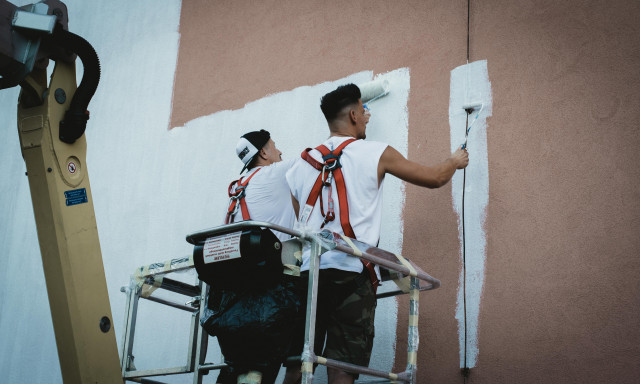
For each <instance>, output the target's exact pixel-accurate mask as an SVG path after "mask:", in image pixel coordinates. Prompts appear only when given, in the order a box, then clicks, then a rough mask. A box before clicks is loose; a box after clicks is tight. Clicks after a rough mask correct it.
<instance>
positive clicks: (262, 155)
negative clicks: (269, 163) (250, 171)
mask: <svg viewBox="0 0 640 384" xmlns="http://www.w3.org/2000/svg"><path fill="white" fill-rule="evenodd" d="M258 156H260V157H261V158H262V159H263V160H267V151H265V150H264V148H260V150H259V151H258Z"/></svg>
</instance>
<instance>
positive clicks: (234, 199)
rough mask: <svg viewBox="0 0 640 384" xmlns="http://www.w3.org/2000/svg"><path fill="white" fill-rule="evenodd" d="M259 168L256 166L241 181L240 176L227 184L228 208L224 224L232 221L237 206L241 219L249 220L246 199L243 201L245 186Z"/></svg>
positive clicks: (236, 211)
mask: <svg viewBox="0 0 640 384" xmlns="http://www.w3.org/2000/svg"><path fill="white" fill-rule="evenodd" d="M261 169H262V168H258V169H257V170H256V171H255V172H253V173H252V174H251V175H249V177H246V178H245V179H244V181H242V182H241V181H240V180H242V178H240V179H238V180H234V181H232V182H231V184H229V208H228V209H227V217H226V218H225V220H224V223H225V224H229V223H231V222H233V219H234V217H235V215H236V213H238V207H239V208H240V211H241V212H242V220H249V219H250V218H251V216H250V215H249V208H247V203H246V201H244V197H245V189H246V188H247V185H249V180H251V178H252V177H253V176H255V174H256V173H258V171H259V170H261ZM234 186H235V190H234Z"/></svg>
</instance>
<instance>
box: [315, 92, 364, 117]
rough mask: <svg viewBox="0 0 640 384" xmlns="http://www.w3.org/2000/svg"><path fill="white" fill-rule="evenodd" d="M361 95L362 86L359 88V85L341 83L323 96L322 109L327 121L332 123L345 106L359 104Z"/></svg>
mask: <svg viewBox="0 0 640 384" xmlns="http://www.w3.org/2000/svg"><path fill="white" fill-rule="evenodd" d="M360 97H361V94H360V88H358V86H357V85H355V84H345V85H341V86H339V87H338V88H336V90H335V91H331V92H329V93H327V94H326V95H324V96H322V100H321V101H320V109H322V113H324V117H325V118H326V119H327V122H328V123H331V122H333V121H334V120H335V119H336V117H338V113H340V111H342V109H343V108H344V107H346V106H348V105H351V104H357V103H358V100H359V99H360Z"/></svg>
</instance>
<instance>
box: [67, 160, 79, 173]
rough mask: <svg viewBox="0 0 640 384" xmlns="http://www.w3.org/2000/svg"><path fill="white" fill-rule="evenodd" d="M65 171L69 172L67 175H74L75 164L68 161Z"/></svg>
mask: <svg viewBox="0 0 640 384" xmlns="http://www.w3.org/2000/svg"><path fill="white" fill-rule="evenodd" d="M67 169H68V170H69V173H71V174H73V173H76V169H77V168H76V163H74V162H73V161H70V162H69V163H67Z"/></svg>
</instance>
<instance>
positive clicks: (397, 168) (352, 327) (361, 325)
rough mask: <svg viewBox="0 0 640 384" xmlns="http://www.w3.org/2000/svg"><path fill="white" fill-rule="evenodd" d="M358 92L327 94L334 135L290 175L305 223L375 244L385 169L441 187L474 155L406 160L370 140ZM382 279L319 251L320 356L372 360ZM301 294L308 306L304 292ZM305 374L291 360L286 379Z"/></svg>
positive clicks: (353, 261)
mask: <svg viewBox="0 0 640 384" xmlns="http://www.w3.org/2000/svg"><path fill="white" fill-rule="evenodd" d="M360 96H361V95H360V89H359V88H358V87H357V86H356V85H354V84H348V85H343V86H341V87H338V88H337V89H336V90H334V91H333V92H330V93H328V94H326V95H325V96H324V97H323V98H322V100H321V105H320V108H321V109H322V112H323V113H324V116H325V118H326V120H327V123H328V125H329V133H330V136H329V138H328V139H327V140H326V141H325V142H324V143H323V145H321V146H318V147H317V148H316V149H307V150H306V151H304V152H303V153H302V156H301V158H298V159H296V161H295V163H294V164H293V165H292V167H291V169H290V170H289V171H288V172H287V176H286V177H287V182H288V184H289V188H290V190H291V195H292V199H293V204H294V209H295V210H296V214H297V215H298V218H299V222H300V224H301V225H303V226H306V227H307V228H308V229H310V230H320V229H321V228H324V229H328V230H330V231H332V232H337V233H340V234H344V235H346V236H348V237H353V238H356V239H358V240H359V241H361V242H364V243H367V244H370V245H373V246H375V245H376V244H377V243H378V241H379V239H380V224H381V220H382V184H383V182H384V177H385V175H386V174H387V173H390V174H392V175H394V176H396V177H398V178H400V179H402V180H404V181H407V182H409V183H412V184H415V185H418V186H422V187H427V188H439V187H441V186H443V185H445V184H446V183H447V182H448V181H449V180H450V179H451V178H452V177H453V174H454V172H455V171H456V170H457V169H462V168H465V167H466V166H467V164H468V162H469V158H468V154H467V152H466V151H465V150H463V149H462V148H460V149H458V150H457V151H456V152H455V153H453V154H452V155H451V157H449V158H448V159H447V160H445V161H444V162H442V163H440V164H437V165H435V166H432V167H427V166H424V165H421V164H418V163H415V162H412V161H409V160H407V159H406V158H404V156H402V155H401V154H400V153H399V152H398V151H397V150H395V149H394V148H392V147H390V146H388V145H387V144H384V143H379V142H373V141H365V140H364V139H365V137H366V128H367V123H368V122H369V117H370V114H369V112H368V110H367V109H366V108H364V106H363V104H362V101H361V100H360ZM326 173H331V175H329V176H328V177H327V178H326V180H323V179H322V178H321V176H320V175H322V177H325V174H326ZM318 187H319V188H321V189H320V192H319V193H318ZM309 254H310V252H309V249H308V247H306V249H305V250H304V252H303V255H302V259H303V264H302V267H301V271H303V272H302V273H301V275H302V276H301V277H302V278H303V280H306V279H308V270H309ZM305 275H306V277H305ZM379 279H380V276H379V271H378V268H377V267H375V268H374V267H373V266H372V265H371V264H370V263H363V262H361V261H360V260H359V259H358V258H355V257H352V256H350V255H347V254H345V253H342V252H339V251H335V250H333V251H328V252H325V253H324V254H322V257H321V258H320V279H319V288H318V303H317V317H316V330H315V331H316V339H315V341H314V346H315V351H314V353H315V354H316V355H318V356H323V357H326V358H328V359H332V360H339V361H342V362H346V363H350V364H355V365H359V366H368V365H369V359H370V357H371V349H372V347H373V337H374V316H375V308H376V296H375V289H376V288H375V287H376V285H377V284H378V282H379ZM301 285H304V283H302V284H301ZM300 299H301V302H302V306H303V308H304V306H306V303H305V301H306V296H304V295H303V296H302V297H301V298H300ZM302 321H303V320H302ZM302 321H301V320H300V319H298V321H297V326H298V329H297V330H296V334H295V335H294V339H297V340H298V343H296V342H295V341H294V344H296V345H294V348H297V351H292V353H291V354H296V353H297V354H298V355H300V354H301V353H302V352H303V351H302V348H303V342H304V341H303V340H302V338H303V336H304V324H301V322H302ZM325 337H326V341H325ZM325 342H326V344H325ZM323 346H324V350H323ZM327 373H328V376H329V383H332V384H335V383H353V382H354V380H355V379H356V378H357V377H358V375H355V374H350V373H347V372H345V371H343V370H340V369H337V368H332V367H327ZM300 375H301V372H300V365H297V366H295V367H294V366H289V367H288V368H287V375H286V377H285V383H287V384H292V383H296V382H299V380H300Z"/></svg>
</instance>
